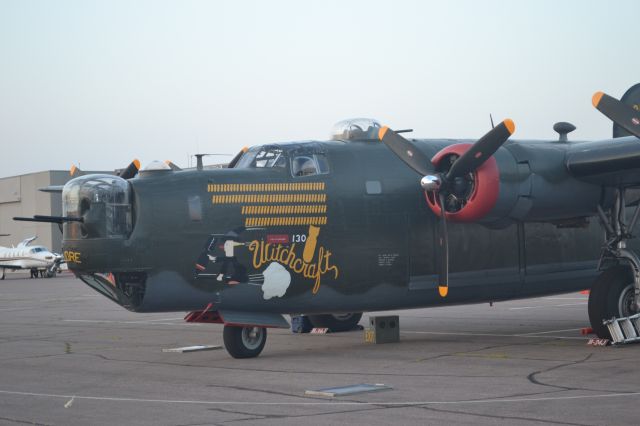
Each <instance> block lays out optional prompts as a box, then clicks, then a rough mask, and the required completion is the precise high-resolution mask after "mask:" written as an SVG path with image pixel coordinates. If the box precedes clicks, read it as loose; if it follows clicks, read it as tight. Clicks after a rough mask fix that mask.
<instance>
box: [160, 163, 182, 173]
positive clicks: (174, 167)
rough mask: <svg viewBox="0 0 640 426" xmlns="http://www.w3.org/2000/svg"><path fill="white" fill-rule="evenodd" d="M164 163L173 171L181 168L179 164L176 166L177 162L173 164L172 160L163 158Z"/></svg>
mask: <svg viewBox="0 0 640 426" xmlns="http://www.w3.org/2000/svg"><path fill="white" fill-rule="evenodd" d="M164 164H166V165H167V166H169V167H170V168H171V170H173V171H174V172H178V171H180V170H182V169H181V168H180V166H178V165H177V164H175V163H174V162H173V161H170V160H165V161H164Z"/></svg>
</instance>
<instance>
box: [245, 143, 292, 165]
mask: <svg viewBox="0 0 640 426" xmlns="http://www.w3.org/2000/svg"><path fill="white" fill-rule="evenodd" d="M286 166H287V160H286V158H285V154H284V152H283V151H282V149H281V148H277V147H264V146H258V147H253V148H251V149H249V150H248V151H247V152H246V153H245V154H244V155H243V156H242V158H240V161H238V164H237V165H236V166H235V167H234V168H236V169H250V168H276V167H279V168H284V167H286Z"/></svg>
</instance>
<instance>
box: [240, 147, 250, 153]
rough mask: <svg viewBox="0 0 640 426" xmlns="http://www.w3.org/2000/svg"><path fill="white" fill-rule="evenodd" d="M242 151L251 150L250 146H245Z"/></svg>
mask: <svg viewBox="0 0 640 426" xmlns="http://www.w3.org/2000/svg"><path fill="white" fill-rule="evenodd" d="M240 151H242V152H247V151H249V147H248V146H243V147H242V149H241V150H240Z"/></svg>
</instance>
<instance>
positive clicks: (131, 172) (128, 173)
mask: <svg viewBox="0 0 640 426" xmlns="http://www.w3.org/2000/svg"><path fill="white" fill-rule="evenodd" d="M138 170H140V161H138V160H137V159H135V160H133V161H132V162H131V164H129V165H128V166H127V168H126V169H124V170H123V171H122V172H120V177H121V178H122V179H131V178H132V177H134V176H135V175H137V174H138Z"/></svg>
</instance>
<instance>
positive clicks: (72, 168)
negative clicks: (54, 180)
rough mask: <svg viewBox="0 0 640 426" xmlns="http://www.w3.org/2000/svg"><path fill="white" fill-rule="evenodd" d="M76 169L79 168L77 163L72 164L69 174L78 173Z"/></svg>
mask: <svg viewBox="0 0 640 426" xmlns="http://www.w3.org/2000/svg"><path fill="white" fill-rule="evenodd" d="M76 170H78V168H77V167H76V165H75V164H72V165H71V168H70V169H69V174H70V175H71V176H73V175H74V174H75V173H76Z"/></svg>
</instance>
